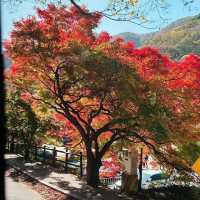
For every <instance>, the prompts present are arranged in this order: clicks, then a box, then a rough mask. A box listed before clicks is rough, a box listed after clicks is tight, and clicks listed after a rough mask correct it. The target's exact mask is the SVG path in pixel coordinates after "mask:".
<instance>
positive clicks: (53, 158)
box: [52, 147, 56, 166]
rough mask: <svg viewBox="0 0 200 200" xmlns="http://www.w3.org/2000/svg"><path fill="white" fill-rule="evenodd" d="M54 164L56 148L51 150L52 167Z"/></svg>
mask: <svg viewBox="0 0 200 200" xmlns="http://www.w3.org/2000/svg"><path fill="white" fill-rule="evenodd" d="M55 163H56V147H54V148H53V156H52V165H53V166H55Z"/></svg>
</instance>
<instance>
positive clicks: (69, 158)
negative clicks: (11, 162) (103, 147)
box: [6, 141, 83, 177]
mask: <svg viewBox="0 0 200 200" xmlns="http://www.w3.org/2000/svg"><path fill="white" fill-rule="evenodd" d="M11 147H12V148H11ZM6 150H7V151H8V152H10V153H18V154H22V155H24V154H25V148H24V144H23V143H17V142H13V143H12V144H11V143H10V142H9V141H7V145H6ZM58 153H60V154H63V156H62V157H58V156H57V154H58ZM30 158H31V159H34V160H38V159H40V160H41V161H42V162H43V163H48V164H50V165H52V166H54V167H56V166H58V165H59V166H62V167H63V168H64V171H65V172H66V173H67V172H69V169H70V168H71V169H76V170H77V169H78V171H79V175H80V177H82V176H83V154H82V152H79V153H73V152H72V153H71V152H69V151H68V150H67V149H66V151H61V150H57V149H56V147H54V148H49V147H47V146H45V145H44V146H33V147H31V148H30ZM59 163H60V164H59Z"/></svg>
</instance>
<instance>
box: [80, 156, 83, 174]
mask: <svg viewBox="0 0 200 200" xmlns="http://www.w3.org/2000/svg"><path fill="white" fill-rule="evenodd" d="M82 176H83V154H82V152H80V177H82Z"/></svg>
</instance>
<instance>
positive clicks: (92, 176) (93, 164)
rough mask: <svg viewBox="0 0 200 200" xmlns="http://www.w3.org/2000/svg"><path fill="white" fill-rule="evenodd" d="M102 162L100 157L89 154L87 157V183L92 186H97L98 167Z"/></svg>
mask: <svg viewBox="0 0 200 200" xmlns="http://www.w3.org/2000/svg"><path fill="white" fill-rule="evenodd" d="M101 165H102V163H101V160H100V159H96V158H94V157H93V158H92V157H91V156H88V157H87V184H88V185H90V186H92V187H95V188H96V187H98V185H99V183H100V180H99V169H100V167H101Z"/></svg>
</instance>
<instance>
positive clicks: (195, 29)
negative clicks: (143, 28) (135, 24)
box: [115, 14, 200, 59]
mask: <svg viewBox="0 0 200 200" xmlns="http://www.w3.org/2000/svg"><path fill="white" fill-rule="evenodd" d="M115 37H122V38H123V39H124V40H125V41H126V42H127V41H134V42H135V44H136V46H137V47H142V46H153V47H155V48H158V49H160V50H161V52H162V53H164V54H167V55H169V56H170V57H171V58H173V59H180V58H181V57H182V56H184V55H186V54H189V53H196V54H199V55H200V14H198V15H195V16H189V17H185V18H181V19H178V20H176V21H174V22H172V23H171V24H169V25H167V26H166V27H164V28H163V29H161V30H160V31H156V32H152V33H147V34H138V33H131V32H124V33H120V34H118V35H116V36H115Z"/></svg>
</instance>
